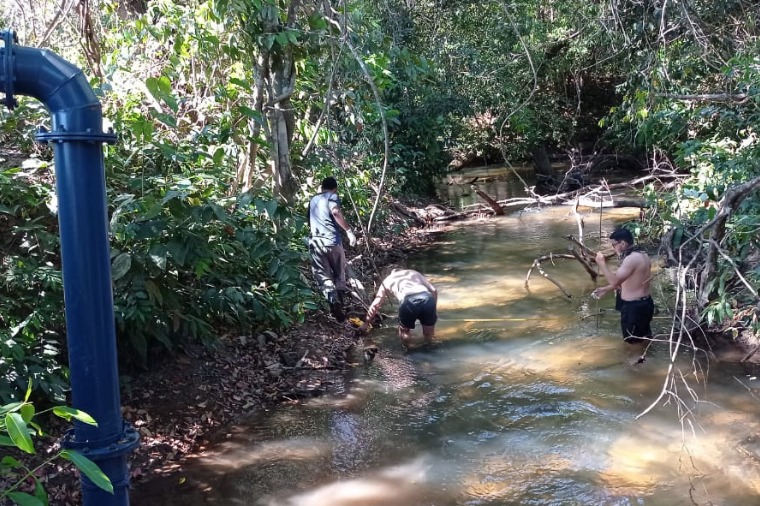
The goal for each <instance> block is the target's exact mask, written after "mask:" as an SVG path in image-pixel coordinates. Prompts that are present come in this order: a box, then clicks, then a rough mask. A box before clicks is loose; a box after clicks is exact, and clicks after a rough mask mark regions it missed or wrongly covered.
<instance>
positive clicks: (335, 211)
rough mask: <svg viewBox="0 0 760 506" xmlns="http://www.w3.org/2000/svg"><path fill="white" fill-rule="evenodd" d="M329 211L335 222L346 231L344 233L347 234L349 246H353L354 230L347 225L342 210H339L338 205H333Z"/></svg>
mask: <svg viewBox="0 0 760 506" xmlns="http://www.w3.org/2000/svg"><path fill="white" fill-rule="evenodd" d="M331 211H332V215H333V217H334V218H335V222H336V223H337V224H338V225H340V226H341V228H343V230H345V231H346V235H347V236H348V244H349V245H350V246H355V245H356V236H355V235H354V231H353V230H352V229H351V225H349V224H348V222H347V221H346V218H344V217H343V212H342V211H341V210H340V206H337V205H336V206H334V207H333V208H332V209H331Z"/></svg>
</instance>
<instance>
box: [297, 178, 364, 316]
mask: <svg viewBox="0 0 760 506" xmlns="http://www.w3.org/2000/svg"><path fill="white" fill-rule="evenodd" d="M338 227H340V228H342V229H343V230H345V231H346V235H347V236H348V243H349V244H350V245H351V246H354V245H356V236H355V235H354V232H353V230H351V226H350V225H349V224H348V222H347V221H346V219H345V218H344V217H343V213H342V212H341V209H340V198H339V197H338V182H337V181H336V180H335V178H334V177H326V178H325V179H324V180H323V181H322V192H321V193H319V194H317V195H315V196H314V197H312V199H311V201H310V202H309V229H310V230H311V234H310V236H309V253H310V254H311V269H312V272H313V273H314V281H315V282H316V283H317V285H318V286H319V290H320V291H321V292H322V294H323V295H324V296H325V298H326V299H327V302H328V303H329V304H330V313H331V314H332V315H333V316H334V317H335V319H337V320H338V321H339V322H342V321H344V320H345V315H344V314H343V308H342V305H343V300H342V299H343V294H344V293H345V292H346V254H345V251H344V250H343V241H342V239H341V236H340V229H339V228H338Z"/></svg>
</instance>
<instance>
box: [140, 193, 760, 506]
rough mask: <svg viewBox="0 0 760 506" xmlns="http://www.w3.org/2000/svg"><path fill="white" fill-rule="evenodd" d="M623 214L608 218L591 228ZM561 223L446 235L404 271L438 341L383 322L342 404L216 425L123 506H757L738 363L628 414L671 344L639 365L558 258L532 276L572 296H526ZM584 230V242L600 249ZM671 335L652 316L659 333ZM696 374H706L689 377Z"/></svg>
mask: <svg viewBox="0 0 760 506" xmlns="http://www.w3.org/2000/svg"><path fill="white" fill-rule="evenodd" d="M631 217H632V214H631V213H628V214H626V211H622V210H617V211H615V212H610V213H607V214H605V216H604V221H603V223H602V228H603V230H602V235H603V236H606V235H607V234H609V232H610V231H611V229H612V227H613V226H614V225H615V224H616V223H619V222H620V221H623V220H626V219H630V218H631ZM587 219H588V222H592V220H594V219H598V216H597V215H594V214H589V216H588V217H587ZM575 227H576V224H575V220H574V219H573V218H572V217H570V216H568V215H567V210H566V209H562V208H553V209H548V210H545V211H542V212H540V213H538V212H520V213H512V214H510V215H509V216H505V217H502V218H498V219H493V220H490V221H488V222H487V223H484V224H479V225H478V227H468V228H467V229H464V230H461V231H457V232H452V233H449V234H447V235H445V236H444V237H442V238H441V242H440V243H439V244H438V250H437V254H436V255H426V256H424V257H420V258H415V259H413V260H412V261H411V264H410V266H411V267H414V268H416V269H418V270H420V271H422V272H425V273H426V274H428V275H429V276H430V278H431V279H432V281H433V282H434V283H435V284H436V285H437V287H438V288H439V290H440V298H439V316H440V321H439V323H438V325H437V327H436V331H437V342H436V344H435V345H434V346H430V347H424V348H421V349H419V350H415V351H412V352H409V353H405V352H404V351H403V350H402V348H401V345H400V343H399V342H398V338H397V336H396V334H395V329H393V328H392V327H387V328H380V329H378V330H376V331H375V333H374V335H373V339H374V341H375V342H376V343H377V344H378V345H379V346H380V348H381V351H380V353H379V354H378V356H377V357H376V359H375V360H374V362H372V363H371V364H369V365H366V366H364V367H361V368H358V369H357V370H356V371H355V375H354V377H353V378H352V379H351V387H350V388H349V389H348V391H347V392H346V393H345V394H343V395H340V396H333V397H324V398H319V399H313V400H310V401H308V402H307V403H305V404H303V405H290V406H282V407H279V408H277V409H274V410H272V411H268V412H264V413H259V414H256V415H255V416H252V417H251V418H249V419H247V420H243V421H241V423H240V424H239V425H237V426H235V427H229V428H227V430H226V431H225V432H223V433H221V434H219V437H218V438H217V441H216V442H215V443H214V444H213V445H211V446H210V448H209V449H208V450H207V451H206V452H205V453H204V454H203V455H200V456H199V457H197V458H195V459H193V460H191V461H189V462H187V463H186V464H183V466H182V468H181V469H179V470H177V471H176V472H174V473H173V474H171V475H169V476H167V477H164V478H159V479H154V480H152V481H151V482H149V483H147V484H143V485H141V486H140V487H139V490H136V491H135V492H134V494H133V497H132V502H133V503H134V504H166V505H180V504H181V505H183V506H193V505H201V504H204V505H215V504H224V505H265V506H280V505H283V506H290V505H298V506H327V505H330V506H344V505H345V506H348V505H352V506H359V505H362V506H372V505H414V506H416V505H494V506H495V505H563V506H564V505H684V506H686V505H693V504H721V505H726V506H731V505H737V506H738V505H747V504H757V503H758V499H757V498H758V494H759V493H760V468H759V467H758V462H760V439H758V437H757V434H758V430H759V429H760V421H759V419H758V416H757V415H758V406H759V405H760V403H759V402H758V400H759V399H760V397H758V394H760V391H759V390H758V389H760V383H759V382H758V380H757V377H756V376H753V375H752V371H746V370H742V369H741V368H740V367H738V366H734V365H730V364H723V363H720V362H713V363H704V364H700V367H696V366H695V365H694V363H693V362H692V359H691V356H690V355H688V354H683V356H682V357H679V358H678V360H677V363H676V369H677V370H678V372H679V374H680V375H682V376H683V378H684V382H683V384H682V386H678V387H677V388H680V389H681V390H680V391H679V392H678V393H679V395H680V396H681V398H682V399H683V400H684V402H685V403H686V405H687V406H688V407H689V408H690V409H691V410H692V415H691V416H689V417H684V418H683V419H679V418H678V416H677V413H676V411H675V410H674V409H673V406H672V405H669V406H658V407H657V408H655V409H653V410H652V411H651V412H649V413H648V414H647V415H645V416H643V417H641V418H638V419H637V416H638V415H639V414H641V413H642V412H643V411H644V410H645V409H646V408H647V407H648V406H649V405H650V404H651V403H652V401H653V400H654V399H655V398H656V397H657V395H658V394H659V393H660V391H661V390H662V388H663V381H664V377H665V373H666V371H667V368H668V360H669V354H668V349H667V345H666V344H664V343H663V344H660V343H658V344H654V345H653V346H652V348H651V349H650V350H649V352H648V353H647V360H646V361H645V362H644V363H637V360H636V359H637V358H638V356H639V355H640V354H641V349H640V348H636V347H631V346H629V345H626V344H625V343H623V342H622V339H621V338H620V336H619V332H620V331H619V316H618V313H616V312H615V311H613V310H612V306H613V301H612V300H611V299H610V300H606V299H603V300H601V301H596V300H593V299H590V297H589V293H590V292H591V290H592V289H593V288H594V284H593V282H592V281H590V279H589V277H588V275H587V274H586V273H585V272H584V271H583V269H582V268H581V267H580V266H579V265H576V264H574V263H572V262H556V264H555V265H547V266H546V268H547V270H551V274H552V276H554V277H555V278H556V279H557V280H558V281H560V282H561V283H562V284H563V286H565V288H566V290H567V291H568V292H569V293H570V294H571V295H572V297H571V298H567V297H565V296H564V295H563V294H562V293H561V292H560V291H559V290H558V289H557V287H555V286H554V285H552V284H551V283H549V282H547V281H546V280H544V279H541V278H540V277H536V278H531V280H530V292H528V291H526V289H525V287H524V285H525V277H526V273H527V270H528V268H529V267H530V265H531V263H532V261H533V259H534V258H535V257H537V256H540V255H543V254H547V253H549V252H553V251H554V252H556V251H562V250H563V249H564V248H565V247H566V245H565V241H564V239H563V237H564V236H565V235H568V234H573V233H575V230H576V228H575ZM598 236H599V233H598V231H597V233H596V235H594V233H593V232H592V233H590V234H589V235H587V238H588V240H587V244H588V245H589V246H590V247H592V248H596V247H598V243H599V240H598ZM594 241H596V242H594ZM655 281H656V282H657V283H660V282H662V280H661V279H659V277H658V278H656V280H655ZM655 292H656V290H655ZM660 302H661V301H658V304H660V305H662V304H661V303H660ZM667 326H668V320H667V319H661V320H656V321H655V327H656V330H657V331H658V332H665V331H667ZM417 332H419V329H417ZM706 371H709V382H708V383H707V384H706V385H705V384H704V383H696V382H695V381H694V380H695V378H699V379H703V378H704V376H705V372H706ZM687 382H688V383H690V384H691V385H692V386H694V387H695V391H694V393H695V395H697V396H698V398H699V401H698V402H695V401H694V400H693V399H691V397H690V393H689V391H688V390H687V388H686V386H685V385H686V383H687Z"/></svg>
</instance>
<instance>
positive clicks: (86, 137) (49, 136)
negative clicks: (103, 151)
mask: <svg viewBox="0 0 760 506" xmlns="http://www.w3.org/2000/svg"><path fill="white" fill-rule="evenodd" d="M34 138H35V139H37V141H38V142H42V143H47V142H101V143H104V144H115V143H116V134H115V133H113V131H112V130H109V132H108V133H103V132H66V131H60V132H48V131H47V130H46V129H45V128H40V130H39V132H38V133H37V135H35V136H34Z"/></svg>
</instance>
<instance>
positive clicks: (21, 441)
mask: <svg viewBox="0 0 760 506" xmlns="http://www.w3.org/2000/svg"><path fill="white" fill-rule="evenodd" d="M4 425H5V427H4V428H5V430H6V431H7V432H8V437H10V439H11V441H12V442H13V444H14V445H15V446H16V448H18V449H19V450H22V451H25V452H26V453H34V443H32V436H31V432H30V431H29V428H28V427H27V424H26V422H25V421H24V418H23V417H22V416H21V415H20V414H19V413H8V414H7V415H5V421H4ZM0 428H2V427H0Z"/></svg>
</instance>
